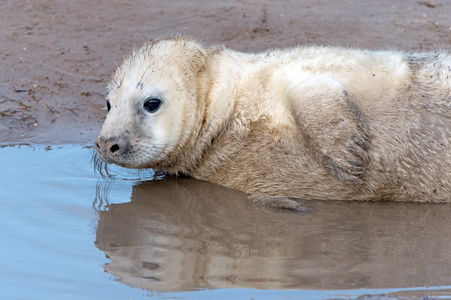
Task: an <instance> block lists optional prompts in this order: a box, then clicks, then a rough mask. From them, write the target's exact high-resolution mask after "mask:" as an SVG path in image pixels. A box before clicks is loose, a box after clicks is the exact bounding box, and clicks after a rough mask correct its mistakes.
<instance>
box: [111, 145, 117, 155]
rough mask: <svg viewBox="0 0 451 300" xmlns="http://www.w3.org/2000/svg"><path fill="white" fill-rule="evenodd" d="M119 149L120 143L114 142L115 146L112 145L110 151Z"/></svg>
mask: <svg viewBox="0 0 451 300" xmlns="http://www.w3.org/2000/svg"><path fill="white" fill-rule="evenodd" d="M117 150H119V145H118V144H114V145H113V146H111V148H110V151H111V153H114V152H116V151H117Z"/></svg>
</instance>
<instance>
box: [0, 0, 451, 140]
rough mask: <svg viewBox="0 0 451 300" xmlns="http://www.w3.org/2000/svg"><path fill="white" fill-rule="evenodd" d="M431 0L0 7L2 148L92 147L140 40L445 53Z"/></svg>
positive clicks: (142, 1) (450, 22) (446, 7)
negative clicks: (182, 38) (178, 38)
mask: <svg viewBox="0 0 451 300" xmlns="http://www.w3.org/2000/svg"><path fill="white" fill-rule="evenodd" d="M450 15H451V3H450V2H449V1H447V0H436V1H419V2H418V1H410V0H399V1H389V0H381V1H377V2H374V1H369V0H366V1H357V0H353V1H349V0H348V1H340V2H337V1H333V0H323V1H313V0H309V1H295V0H288V1H283V2H275V1H267V0H265V1H231V0H226V1H167V2H161V1H154V0H136V1H119V0H116V1H104V0H100V1H95V2H89V1H83V0H75V1H70V2H68V1H64V0H36V1H15V0H5V1H2V3H1V4H0V24H1V26H0V39H1V40H2V43H1V44H0V61H1V64H0V142H3V143H8V142H30V143H41V144H63V143H70V144H89V143H92V141H93V140H94V139H95V137H96V135H97V133H98V131H99V130H100V127H101V124H102V122H103V119H104V115H105V113H106V111H105V109H104V107H105V100H104V99H105V96H106V82H107V81H108V80H109V76H110V74H111V73H112V71H113V70H114V68H115V66H116V64H118V63H120V61H121V60H122V57H123V55H126V54H128V53H129V52H130V51H131V50H132V49H133V48H136V47H138V46H140V45H141V44H142V43H143V42H144V41H146V40H152V39H155V38H158V37H160V36H162V35H167V34H175V33H183V34H187V35H191V36H194V37H196V38H198V39H200V40H202V41H204V42H206V43H220V44H225V45H226V46H228V47H231V48H234V49H237V50H242V51H259V50H263V49H266V48H274V47H285V46H293V45H296V44H321V45H339V46H343V47H359V48H369V49H400V50H406V51H411V50H414V51H417V50H418V51H421V50H434V49H440V48H444V49H450V48H451V18H450V17H449V16H450Z"/></svg>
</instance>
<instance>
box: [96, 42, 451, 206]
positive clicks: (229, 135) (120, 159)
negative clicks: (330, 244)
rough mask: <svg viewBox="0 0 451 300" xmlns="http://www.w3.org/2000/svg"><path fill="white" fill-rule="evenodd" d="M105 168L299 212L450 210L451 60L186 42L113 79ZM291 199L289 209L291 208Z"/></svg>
mask: <svg viewBox="0 0 451 300" xmlns="http://www.w3.org/2000/svg"><path fill="white" fill-rule="evenodd" d="M108 89H109V93H108V96H107V107H108V111H109V112H108V115H107V117H106V120H105V122H104V124H103V128H102V130H101V132H100V134H99V136H98V138H97V140H96V142H95V149H96V151H97V154H98V156H99V158H100V159H101V160H102V161H103V162H105V163H108V164H109V163H113V164H116V165H119V166H122V167H125V168H153V169H155V170H159V171H164V172H166V173H168V174H186V175H188V176H191V177H194V178H196V179H200V180H205V181H210V182H213V183H216V184H219V185H223V186H226V187H228V188H232V189H235V190H239V191H243V192H246V193H248V194H249V196H250V198H251V199H253V200H254V201H257V202H259V203H263V204H267V205H270V206H274V207H283V208H291V209H299V208H301V205H300V204H299V203H298V202H297V201H295V200H293V199H292V198H295V199H320V200H366V201H378V200H392V201H418V202H451V55H450V54H449V53H448V52H446V51H441V52H431V53H404V52H396V51H367V50H356V49H344V48H333V47H320V46H313V47H295V48H291V49H276V50H269V51H266V52H262V53H257V54H253V53H242V52H238V51H233V50H231V49H228V48H226V47H223V46H205V45H203V44H202V43H199V42H197V41H195V40H193V39H191V38H187V37H183V36H176V37H170V38H162V39H160V40H156V41H152V42H148V43H146V44H145V45H144V46H143V47H142V48H140V49H139V50H137V51H135V52H133V53H132V54H131V55H130V56H129V57H128V58H126V59H125V60H124V62H123V63H122V65H121V66H119V67H118V68H117V70H116V71H115V72H114V74H113V76H112V79H111V82H110V83H109V86H108ZM290 198H291V199H290Z"/></svg>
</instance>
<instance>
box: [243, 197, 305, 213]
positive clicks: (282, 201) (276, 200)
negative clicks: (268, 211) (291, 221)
mask: <svg viewBox="0 0 451 300" xmlns="http://www.w3.org/2000/svg"><path fill="white" fill-rule="evenodd" d="M249 199H250V200H252V201H253V202H255V203H258V204H263V205H266V206H270V207H274V208H284V209H291V210H295V211H299V212H307V211H310V209H309V208H308V207H307V206H305V205H303V204H301V203H299V202H296V201H294V200H291V199H288V198H287V197H284V196H271V195H263V194H254V195H250V196H249Z"/></svg>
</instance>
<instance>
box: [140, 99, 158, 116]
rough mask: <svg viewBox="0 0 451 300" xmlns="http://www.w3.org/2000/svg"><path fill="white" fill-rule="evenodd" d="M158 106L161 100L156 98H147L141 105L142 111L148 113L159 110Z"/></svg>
mask: <svg viewBox="0 0 451 300" xmlns="http://www.w3.org/2000/svg"><path fill="white" fill-rule="evenodd" d="M160 106H161V100H160V99H157V98H148V99H147V100H146V101H145V102H144V105H143V107H144V109H145V110H146V111H147V112H149V113H154V112H156V111H157V110H158V109H159V108H160Z"/></svg>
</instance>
